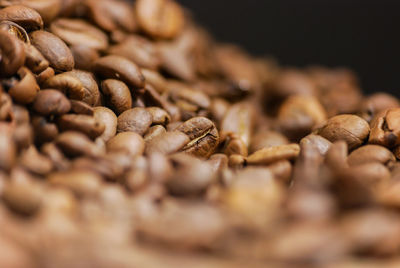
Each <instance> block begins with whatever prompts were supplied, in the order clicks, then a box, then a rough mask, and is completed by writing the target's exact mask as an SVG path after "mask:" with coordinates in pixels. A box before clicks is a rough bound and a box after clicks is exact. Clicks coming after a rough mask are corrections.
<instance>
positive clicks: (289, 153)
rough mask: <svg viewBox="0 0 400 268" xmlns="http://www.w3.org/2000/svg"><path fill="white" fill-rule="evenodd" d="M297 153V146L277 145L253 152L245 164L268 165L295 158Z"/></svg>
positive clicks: (298, 149)
mask: <svg viewBox="0 0 400 268" xmlns="http://www.w3.org/2000/svg"><path fill="white" fill-rule="evenodd" d="M299 152H300V147H299V145H298V144H287V145H279V146H274V147H269V148H264V149H261V150H258V151H256V152H254V153H253V154H251V155H249V156H248V157H247V158H246V162H247V163H248V164H249V165H260V164H270V163H273V162H276V161H279V160H290V159H293V158H296V157H297V156H298V155H299Z"/></svg>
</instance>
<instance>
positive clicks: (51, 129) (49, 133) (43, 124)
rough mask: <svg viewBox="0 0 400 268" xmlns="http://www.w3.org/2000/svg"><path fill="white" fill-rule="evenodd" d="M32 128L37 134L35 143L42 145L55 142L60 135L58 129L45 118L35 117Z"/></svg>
mask: <svg viewBox="0 0 400 268" xmlns="http://www.w3.org/2000/svg"><path fill="white" fill-rule="evenodd" d="M32 126H33V130H34V133H35V142H37V143H39V144H42V143H44V142H49V141H53V140H54V139H55V138H56V137H57V135H58V127H57V125H56V124H55V123H54V122H51V121H50V120H48V119H47V118H46V117H44V116H34V117H33V118H32Z"/></svg>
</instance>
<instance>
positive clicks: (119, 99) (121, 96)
mask: <svg viewBox="0 0 400 268" xmlns="http://www.w3.org/2000/svg"><path fill="white" fill-rule="evenodd" d="M101 91H102V92H103V94H104V96H105V98H106V102H107V103H108V105H109V106H110V108H111V109H112V110H113V111H115V113H116V114H118V115H119V114H121V113H123V112H125V111H126V110H129V109H131V108H132V95H131V92H130V90H129V88H128V87H127V85H126V84H125V83H124V82H121V81H119V80H115V79H107V80H104V81H102V82H101Z"/></svg>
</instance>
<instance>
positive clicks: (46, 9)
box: [18, 0, 61, 24]
mask: <svg viewBox="0 0 400 268" xmlns="http://www.w3.org/2000/svg"><path fill="white" fill-rule="evenodd" d="M18 2H19V3H20V4H23V5H24V6H27V7H30V8H32V9H34V10H36V11H37V12H38V13H39V14H40V16H41V17H42V19H43V22H44V23H45V24H48V23H50V22H51V21H52V20H53V19H54V18H55V17H56V16H57V15H58V14H59V12H60V11H61V3H60V1H59V0H45V1H43V0H33V1H32V0H18Z"/></svg>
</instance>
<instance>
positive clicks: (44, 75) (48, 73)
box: [35, 67, 55, 85]
mask: <svg viewBox="0 0 400 268" xmlns="http://www.w3.org/2000/svg"><path fill="white" fill-rule="evenodd" d="M54 74H55V72H54V69H53V68H51V67H47V68H46V69H44V71H42V72H40V73H39V74H36V75H35V77H36V81H37V82H38V84H39V85H43V83H44V82H45V81H46V80H47V79H49V78H50V77H53V76H54Z"/></svg>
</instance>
